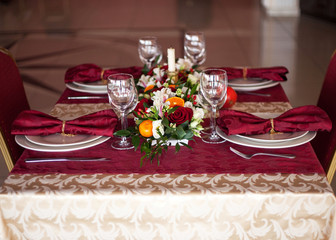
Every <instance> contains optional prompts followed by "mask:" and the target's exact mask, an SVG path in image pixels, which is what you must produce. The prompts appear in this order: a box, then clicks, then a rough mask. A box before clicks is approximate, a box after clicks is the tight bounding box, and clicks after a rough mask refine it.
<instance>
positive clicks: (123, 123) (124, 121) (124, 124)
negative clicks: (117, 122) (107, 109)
mask: <svg viewBox="0 0 336 240" xmlns="http://www.w3.org/2000/svg"><path fill="white" fill-rule="evenodd" d="M120 116H121V117H120V119H121V129H122V130H125V129H127V118H126V114H125V111H122V112H121V113H120ZM125 141H126V137H125V136H122V137H121V142H125Z"/></svg>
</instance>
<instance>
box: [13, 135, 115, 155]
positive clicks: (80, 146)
mask: <svg viewBox="0 0 336 240" xmlns="http://www.w3.org/2000/svg"><path fill="white" fill-rule="evenodd" d="M108 139H110V137H106V136H102V137H101V138H98V139H97V140H93V141H91V142H88V143H83V144H78V145H71V146H62V147H51V146H42V145H38V144H35V143H32V142H30V141H29V140H28V139H27V138H26V137H25V136H24V135H16V136H15V141H16V142H17V144H19V145H20V146H21V147H24V148H27V149H30V150H34V151H40V152H69V151H74V150H80V149H85V148H89V147H93V146H96V145H98V144H101V143H103V142H105V141H107V140H108Z"/></svg>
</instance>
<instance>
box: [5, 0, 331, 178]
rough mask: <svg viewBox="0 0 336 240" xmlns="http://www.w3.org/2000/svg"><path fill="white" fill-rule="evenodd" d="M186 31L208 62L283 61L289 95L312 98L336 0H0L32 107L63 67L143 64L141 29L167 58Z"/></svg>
mask: <svg viewBox="0 0 336 240" xmlns="http://www.w3.org/2000/svg"><path fill="white" fill-rule="evenodd" d="M190 30H197V31H202V32H204V34H205V39H206V51H207V59H206V61H205V63H204V64H203V65H204V66H209V67H210V66H251V67H258V66H263V67H267V66H278V65H283V66H286V67H287V68H288V69H289V74H288V81H287V82H285V83H282V86H283V88H284V89H285V91H286V93H287V95H288V97H289V99H290V101H291V104H292V105H293V106H294V107H295V106H301V105H307V104H316V103H317V99H318V96H319V92H320V90H321V86H322V82H323V79H324V75H325V72H326V69H327V66H328V63H329V60H330V56H331V54H332V53H333V51H334V50H335V49H336V1H335V0H323V1H321V0H302V1H299V0H278V1H276V0H225V1H224V0H173V1H162V0H142V1H137V0H118V1H117V0H114V1H113V0H98V1H90V0H0V46H1V47H5V48H7V49H9V50H10V51H11V52H12V54H13V55H14V57H15V59H16V61H17V64H18V67H19V70H20V73H21V76H22V79H23V82H24V86H25V90H26V93H27V96H28V100H29V103H30V106H31V108H32V109H35V110H40V111H44V112H47V113H48V112H49V111H50V110H51V108H52V107H53V106H54V104H55V102H56V101H57V99H58V98H59V96H60V95H61V93H62V92H63V90H64V89H65V84H64V74H65V71H66V70H67V69H68V68H70V67H73V66H75V65H78V64H82V63H94V64H97V65H99V66H101V67H103V68H113V67H127V66H133V65H138V66H141V65H142V63H141V61H140V59H139V57H138V52H137V42H138V39H139V38H140V37H142V36H146V35H154V36H156V37H157V38H158V42H159V43H160V45H161V46H162V49H163V53H164V58H163V60H164V62H166V55H167V52H166V49H167V48H168V47H174V48H175V49H176V57H183V37H184V33H185V32H186V31H190ZM1 171H2V172H3V174H1V176H2V179H3V178H5V177H6V176H7V174H8V172H6V167H5V166H1Z"/></svg>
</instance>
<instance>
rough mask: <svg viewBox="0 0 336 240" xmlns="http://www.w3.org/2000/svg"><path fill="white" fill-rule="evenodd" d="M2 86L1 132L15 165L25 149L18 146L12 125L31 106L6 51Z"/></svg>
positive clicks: (0, 66)
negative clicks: (12, 132) (12, 131)
mask: <svg viewBox="0 0 336 240" xmlns="http://www.w3.org/2000/svg"><path fill="white" fill-rule="evenodd" d="M0 85H1V93H0V120H1V121H0V131H1V133H2V135H3V137H4V140H5V143H6V146H7V148H8V151H9V154H10V156H11V158H12V160H13V162H14V163H15V162H16V160H17V159H19V157H20V156H21V154H22V151H23V148H21V147H20V146H19V145H17V144H16V142H15V139H14V136H13V135H12V134H11V125H12V123H13V121H14V119H15V118H16V117H17V115H18V114H19V113H20V112H21V111H23V110H27V109H29V104H28V100H27V97H26V93H25V90H24V87H23V83H22V80H21V76H20V73H19V70H18V68H17V66H16V64H15V62H14V60H13V59H12V58H11V57H10V56H9V55H8V54H6V53H5V51H4V52H2V51H0Z"/></svg>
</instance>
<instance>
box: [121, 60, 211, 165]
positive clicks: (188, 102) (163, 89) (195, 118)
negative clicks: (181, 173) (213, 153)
mask: <svg viewBox="0 0 336 240" xmlns="http://www.w3.org/2000/svg"><path fill="white" fill-rule="evenodd" d="M175 67H176V73H177V79H173V78H172V77H169V76H168V74H167V65H163V66H157V67H155V68H153V69H151V70H150V71H149V72H148V73H147V74H143V75H142V76H141V77H140V79H139V80H138V82H137V86H138V90H139V93H140V94H139V103H138V105H137V106H136V108H135V109H134V111H133V114H134V116H135V126H133V127H130V128H128V129H127V130H124V131H118V132H116V133H115V134H116V135H118V136H127V137H132V143H133V145H134V147H135V150H136V149H137V148H138V147H139V146H140V149H141V153H143V154H144V155H143V156H142V157H141V163H140V165H142V164H143V161H144V160H145V159H148V160H150V162H152V161H153V159H154V158H156V159H157V162H158V164H160V160H159V156H160V155H161V154H162V153H163V152H164V151H167V149H168V146H169V145H170V142H171V141H172V140H174V141H175V142H176V144H175V151H176V152H178V151H179V150H180V147H181V146H186V147H188V148H190V149H191V147H190V146H189V145H188V144H187V141H189V140H193V137H194V136H196V137H200V131H201V130H202V129H203V128H202V126H201V123H202V122H203V118H204V115H205V112H204V109H203V108H202V107H201V106H200V105H199V104H198V100H199V99H198V89H199V79H200V73H199V72H198V71H197V70H196V69H194V68H192V64H191V62H190V61H189V60H185V59H178V60H177V62H176V65H175Z"/></svg>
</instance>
